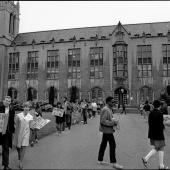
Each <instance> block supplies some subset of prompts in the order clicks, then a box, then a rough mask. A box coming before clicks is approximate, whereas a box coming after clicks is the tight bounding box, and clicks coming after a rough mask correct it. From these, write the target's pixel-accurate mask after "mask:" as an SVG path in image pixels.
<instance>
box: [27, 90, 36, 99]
mask: <svg viewBox="0 0 170 170" xmlns="http://www.w3.org/2000/svg"><path fill="white" fill-rule="evenodd" d="M37 96H38V93H37V90H36V89H35V88H33V87H29V88H28V90H27V100H31V101H33V100H36V99H37Z"/></svg>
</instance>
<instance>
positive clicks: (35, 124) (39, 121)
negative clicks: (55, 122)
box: [32, 116, 51, 129]
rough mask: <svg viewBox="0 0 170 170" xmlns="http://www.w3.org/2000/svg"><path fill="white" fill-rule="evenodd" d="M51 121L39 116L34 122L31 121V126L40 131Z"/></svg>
mask: <svg viewBox="0 0 170 170" xmlns="http://www.w3.org/2000/svg"><path fill="white" fill-rule="evenodd" d="M50 121H51V120H49V119H43V118H42V117H41V116H39V117H37V119H36V121H33V123H32V126H33V128H36V129H41V128H42V127H44V126H45V125H46V124H47V123H49V122H50Z"/></svg>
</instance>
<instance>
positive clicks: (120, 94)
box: [114, 87, 127, 105]
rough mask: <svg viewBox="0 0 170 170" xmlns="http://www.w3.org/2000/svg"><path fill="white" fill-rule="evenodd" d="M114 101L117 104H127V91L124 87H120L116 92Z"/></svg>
mask: <svg viewBox="0 0 170 170" xmlns="http://www.w3.org/2000/svg"><path fill="white" fill-rule="evenodd" d="M114 100H115V102H116V104H120V105H122V104H123V103H124V104H127V90H126V89H125V88H123V87H119V88H117V89H116V90H115V92H114Z"/></svg>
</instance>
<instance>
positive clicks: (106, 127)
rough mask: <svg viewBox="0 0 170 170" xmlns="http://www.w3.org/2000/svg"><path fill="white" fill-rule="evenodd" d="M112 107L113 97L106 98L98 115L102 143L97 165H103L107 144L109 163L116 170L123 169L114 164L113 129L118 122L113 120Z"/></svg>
mask: <svg viewBox="0 0 170 170" xmlns="http://www.w3.org/2000/svg"><path fill="white" fill-rule="evenodd" d="M113 105H114V100H113V97H111V96H109V97H107V98H106V106H105V107H104V108H103V109H102V111H101V115H100V128H99V131H100V132H102V133H103V136H102V141H101V144H100V148H99V154H98V163H99V164H103V163H104V161H103V157H104V152H105V150H106V146H107V142H109V145H110V163H111V164H112V165H113V167H114V168H116V169H123V166H122V165H119V164H118V163H116V152H115V150H116V143H115V139H114V135H113V132H114V127H115V126H117V125H118V121H117V120H115V119H114V118H113V114H112V107H113Z"/></svg>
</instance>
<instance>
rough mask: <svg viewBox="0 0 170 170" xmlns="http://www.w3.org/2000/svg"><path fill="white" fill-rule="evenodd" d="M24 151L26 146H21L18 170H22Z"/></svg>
mask: <svg viewBox="0 0 170 170" xmlns="http://www.w3.org/2000/svg"><path fill="white" fill-rule="evenodd" d="M25 150H26V146H22V147H21V158H20V162H19V168H20V169H22V168H23V159H24V156H25Z"/></svg>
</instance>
